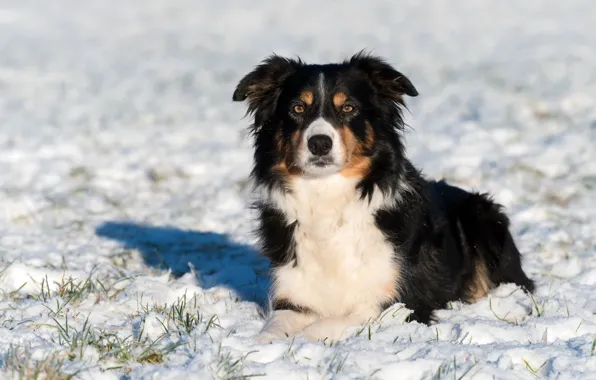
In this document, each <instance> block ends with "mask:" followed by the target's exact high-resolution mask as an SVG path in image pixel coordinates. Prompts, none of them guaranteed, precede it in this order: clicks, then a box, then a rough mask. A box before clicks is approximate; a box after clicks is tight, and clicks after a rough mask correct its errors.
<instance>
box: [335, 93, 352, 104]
mask: <svg viewBox="0 0 596 380" xmlns="http://www.w3.org/2000/svg"><path fill="white" fill-rule="evenodd" d="M347 99H348V97H347V96H346V94H344V93H343V92H338V93H336V94H335V95H333V105H334V106H336V107H341V106H342V105H343V104H344V103H345V102H346V100H347Z"/></svg>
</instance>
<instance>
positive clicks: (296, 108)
mask: <svg viewBox="0 0 596 380" xmlns="http://www.w3.org/2000/svg"><path fill="white" fill-rule="evenodd" d="M292 110H293V111H294V112H296V113H302V112H304V106H303V105H301V104H296V105H295V106H294V107H293V108H292Z"/></svg>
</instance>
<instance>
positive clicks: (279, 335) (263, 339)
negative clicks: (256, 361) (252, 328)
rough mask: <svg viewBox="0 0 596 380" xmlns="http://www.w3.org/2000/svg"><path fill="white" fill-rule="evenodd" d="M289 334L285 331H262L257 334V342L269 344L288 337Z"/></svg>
mask: <svg viewBox="0 0 596 380" xmlns="http://www.w3.org/2000/svg"><path fill="white" fill-rule="evenodd" d="M287 337H288V334H286V333H283V332H279V331H278V332H275V331H267V330H264V331H261V332H260V333H259V335H257V336H256V338H255V341H256V342H257V343H261V344H269V343H272V342H274V341H276V340H278V339H284V338H287Z"/></svg>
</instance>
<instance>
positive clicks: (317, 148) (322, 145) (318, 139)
mask: <svg viewBox="0 0 596 380" xmlns="http://www.w3.org/2000/svg"><path fill="white" fill-rule="evenodd" d="M332 146H333V141H331V137H329V136H327V135H314V136H313V137H311V138H309V139H308V150H310V152H311V153H312V154H314V155H315V156H324V155H326V154H327V153H329V152H330V151H331V147H332Z"/></svg>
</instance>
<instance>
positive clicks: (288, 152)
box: [273, 129, 302, 182]
mask: <svg viewBox="0 0 596 380" xmlns="http://www.w3.org/2000/svg"><path fill="white" fill-rule="evenodd" d="M299 139H300V131H296V132H295V133H294V134H293V135H292V138H291V141H290V142H284V139H283V136H282V133H281V129H280V130H279V131H278V132H277V133H276V134H275V145H276V147H277V154H278V156H279V157H280V158H281V159H280V162H279V163H278V164H277V165H275V166H274V167H273V170H274V171H275V172H277V173H278V174H279V175H281V176H283V177H286V178H285V179H286V182H287V181H290V180H291V179H292V177H293V176H296V175H299V174H301V172H302V171H301V170H300V169H299V168H298V167H296V166H295V165H293V162H295V159H294V158H293V157H292V152H298V150H296V148H297V146H296V142H299V141H300V140H299Z"/></svg>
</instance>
